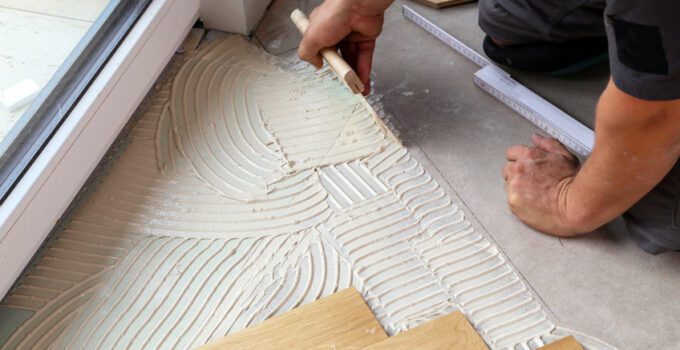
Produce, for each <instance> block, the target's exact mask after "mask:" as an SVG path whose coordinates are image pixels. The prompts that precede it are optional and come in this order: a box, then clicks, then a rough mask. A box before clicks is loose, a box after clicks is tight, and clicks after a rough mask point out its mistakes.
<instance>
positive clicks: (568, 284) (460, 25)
mask: <svg viewBox="0 0 680 350" xmlns="http://www.w3.org/2000/svg"><path fill="white" fill-rule="evenodd" d="M312 2H319V1H318V0H316V1H312ZM402 4H408V5H410V6H412V7H413V8H415V9H416V10H417V11H419V12H420V13H422V14H424V15H425V16H426V17H428V18H429V19H431V20H432V21H434V22H435V23H437V24H438V25H440V26H441V27H443V28H445V29H446V30H447V31H449V32H450V33H452V34H453V35H455V36H456V37H458V38H459V39H461V40H463V41H464V42H466V43H467V44H468V45H470V46H471V47H473V48H475V49H477V50H479V49H480V47H481V41H482V38H483V33H482V32H481V30H480V29H479V27H478V26H477V24H476V23H477V5H476V4H469V5H463V6H460V7H453V8H448V9H443V10H433V9H429V8H427V7H423V6H420V5H417V4H414V3H413V2H411V1H406V0H398V1H396V2H395V4H394V5H393V6H392V7H391V8H390V10H389V11H388V12H387V14H386V21H385V28H384V32H383V34H382V36H381V37H380V39H379V42H378V48H377V52H376V54H375V63H374V72H375V75H374V92H373V93H374V94H378V95H382V103H383V104H384V106H385V109H386V110H387V112H389V113H390V114H392V115H393V116H394V119H395V124H396V125H397V128H398V129H399V130H400V132H401V138H402V140H403V141H404V143H405V144H406V145H407V147H408V148H409V150H410V151H411V153H412V154H413V155H414V156H415V157H416V158H418V160H419V161H420V162H421V163H423V164H424V165H425V167H426V168H427V170H428V171H429V172H430V173H431V174H433V175H435V177H436V178H437V179H438V181H439V182H440V183H441V184H442V185H443V186H444V187H448V190H449V191H450V193H451V194H453V195H457V196H458V197H460V198H461V199H462V200H463V201H464V202H465V204H466V205H467V207H468V209H469V211H470V212H471V213H472V215H473V216H474V218H475V219H476V220H477V221H478V222H479V223H480V224H481V225H482V226H483V227H484V228H485V229H486V231H488V233H489V235H490V236H491V237H492V239H494V240H495V241H496V243H497V244H498V245H499V246H500V248H501V249H502V250H503V251H504V252H505V254H506V255H507V256H508V258H509V259H510V260H511V261H512V263H513V264H514V265H515V266H516V267H517V269H518V270H519V271H520V272H521V273H522V274H523V276H524V277H525V279H526V280H527V281H528V283H529V284H530V285H531V286H532V287H533V289H534V290H535V291H536V293H537V294H538V295H539V296H540V297H541V299H542V300H543V302H544V303H545V305H546V306H547V307H548V309H549V311H550V312H551V313H552V314H553V316H554V318H555V321H556V322H557V323H558V324H560V325H561V326H565V327H568V328H572V329H575V330H578V331H581V332H584V333H586V334H589V335H592V336H596V337H598V338H601V339H603V340H605V341H607V342H609V343H610V344H612V345H614V346H617V347H619V348H621V349H645V348H650V347H653V348H655V349H677V348H678V344H680V302H678V299H677V291H678V290H680V254H677V253H666V254H663V255H660V256H651V255H648V254H646V253H644V252H643V251H641V250H640V249H638V248H637V246H636V245H635V244H634V243H633V241H632V240H631V239H630V238H628V236H627V232H626V230H625V227H624V226H623V224H622V222H621V221H620V220H615V221H614V222H612V223H611V224H609V225H607V226H606V227H604V228H602V229H601V230H598V231H597V232H594V233H592V234H589V235H586V236H584V237H582V238H576V239H562V240H560V239H557V238H554V237H549V236H546V235H542V234H540V233H538V232H536V231H534V230H532V229H530V228H528V227H526V226H525V225H523V224H522V223H521V222H519V221H518V220H517V219H516V218H515V217H514V216H513V215H512V213H511V212H510V211H509V210H508V208H507V205H506V201H505V190H504V187H503V181H502V179H501V177H500V172H501V168H502V167H503V165H504V163H505V158H504V150H505V149H506V148H507V147H508V146H510V145H513V144H522V143H528V142H530V141H529V139H530V136H531V134H532V133H534V132H538V131H539V130H538V129H537V128H536V127H534V126H533V125H532V124H530V123H529V122H527V121H525V119H523V118H522V117H521V116H519V115H517V114H516V113H514V112H513V111H511V110H510V109H509V108H507V107H505V106H504V105H503V104H501V103H500V102H498V101H497V100H495V99H494V98H493V97H491V96H490V95H488V94H487V93H486V92H484V91H482V90H480V89H479V88H477V87H476V86H475V85H474V83H473V82H472V75H473V73H474V72H475V71H476V69H477V67H476V66H475V65H473V64H472V63H470V62H468V61H467V60H466V59H464V58H462V57H461V56H460V55H458V54H457V53H455V52H453V51H452V50H451V49H449V48H447V47H446V46H444V45H443V44H441V43H440V42H439V41H438V40H436V39H434V38H433V37H431V36H430V35H429V34H427V33H426V32H425V31H423V30H422V29H420V28H418V27H417V26H415V25H414V24H412V23H410V22H409V21H407V20H406V19H404V18H403V16H402V14H401V5H402ZM295 7H301V8H304V9H307V10H309V9H310V8H312V7H313V6H311V5H310V2H309V1H305V0H278V1H277V2H275V3H274V5H273V6H272V9H271V10H270V12H269V14H268V15H267V17H266V18H265V19H264V20H263V22H262V23H263V25H262V26H261V27H260V29H259V30H258V31H257V33H256V39H257V40H259V41H260V42H261V43H262V45H263V46H264V47H265V48H267V49H268V50H269V51H270V52H271V53H273V54H282V53H288V54H290V53H291V52H290V51H291V50H292V49H294V48H295V46H296V45H297V43H298V42H299V35H298V34H297V33H295V31H294V30H293V29H292V26H288V27H287V25H286V24H285V23H287V22H288V19H287V15H288V14H289V13H290V12H291V11H292V10H293V9H294V8H295ZM480 51H481V50H480ZM515 77H516V79H517V80H519V81H521V82H523V83H525V84H526V85H527V86H528V87H530V88H531V89H533V90H534V91H536V92H537V93H539V94H541V95H542V96H544V97H545V98H547V99H548V100H550V101H552V102H553V103H555V104H556V105H557V106H559V107H561V108H563V109H564V110H565V111H567V112H568V113H570V114H571V115H573V116H574V117H575V118H577V119H579V120H581V121H582V122H583V123H585V124H586V125H590V126H591V127H592V125H593V110H594V107H595V103H596V101H597V98H598V96H599V94H600V92H601V91H602V89H603V87H604V85H605V84H606V82H607V78H608V72H607V68H606V65H604V66H599V67H595V68H594V69H591V70H589V71H587V72H584V73H582V74H579V75H578V76H574V77H569V78H563V79H558V78H550V77H542V76H536V75H531V74H522V73H519V74H515Z"/></svg>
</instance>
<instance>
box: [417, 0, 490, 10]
mask: <svg viewBox="0 0 680 350" xmlns="http://www.w3.org/2000/svg"><path fill="white" fill-rule="evenodd" d="M413 1H415V2H418V3H421V4H423V5H427V6H430V7H434V8H437V9H440V8H443V7H448V6H454V5H461V4H466V3H468V2H473V1H477V0H413Z"/></svg>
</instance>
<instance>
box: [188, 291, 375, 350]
mask: <svg viewBox="0 0 680 350" xmlns="http://www.w3.org/2000/svg"><path fill="white" fill-rule="evenodd" d="M386 338H387V334H386V333H385V332H384V331H383V329H382V327H381V326H380V324H379V323H378V321H377V320H376V319H375V317H374V316H373V313H371V310H370V309H369V308H368V306H367V305H366V304H365V303H364V300H363V299H362V297H361V295H360V294H359V292H357V291H356V289H354V288H348V289H345V290H342V291H340V292H338V293H336V294H333V295H331V296H329V297H326V298H322V299H319V300H318V301H315V302H313V303H311V304H308V305H304V306H301V307H299V308H297V309H293V310H291V311H289V312H287V313H285V314H283V315H280V316H277V317H273V318H271V319H269V320H267V321H264V322H262V323H261V324H259V325H256V326H253V327H250V328H247V329H245V330H243V331H241V332H238V333H235V334H232V335H228V336H226V337H224V338H221V339H217V340H215V341H213V342H210V343H208V344H206V345H204V346H202V347H200V348H199V349H201V350H217V349H336V350H341V349H360V348H362V347H365V346H367V345H370V344H373V343H376V342H379V341H381V340H383V339H386Z"/></svg>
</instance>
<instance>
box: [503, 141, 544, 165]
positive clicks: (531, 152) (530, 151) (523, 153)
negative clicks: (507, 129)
mask: <svg viewBox="0 0 680 350" xmlns="http://www.w3.org/2000/svg"><path fill="white" fill-rule="evenodd" d="M536 151H537V150H536V149H535V148H533V147H529V146H524V145H514V146H511V147H509V148H508V149H507V150H506V151H505V158H506V159H507V160H508V161H510V162H514V161H517V160H518V159H522V158H531V157H534V156H536V153H537V152H536Z"/></svg>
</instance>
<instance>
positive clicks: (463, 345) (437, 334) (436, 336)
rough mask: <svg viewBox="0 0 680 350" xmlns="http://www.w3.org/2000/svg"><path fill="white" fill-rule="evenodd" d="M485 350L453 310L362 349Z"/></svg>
mask: <svg viewBox="0 0 680 350" xmlns="http://www.w3.org/2000/svg"><path fill="white" fill-rule="evenodd" d="M382 349H385V350H388V349H389V350H398V349H404V350H406V349H419V350H440V349H449V350H488V348H487V347H486V344H484V341H483V340H482V338H480V337H479V335H478V334H477V332H476V331H475V329H474V328H472V325H470V323H469V322H468V321H467V319H466V318H465V316H464V315H463V314H462V313H461V312H460V311H456V312H454V313H452V314H449V315H446V316H443V317H440V318H438V319H436V320H432V321H429V322H427V323H424V324H422V325H420V326H418V327H415V328H413V329H410V330H408V331H406V332H403V333H399V334H397V335H395V336H393V337H390V338H387V339H385V340H383V341H380V342H378V343H375V344H373V345H369V346H368V347H365V348H364V350H382Z"/></svg>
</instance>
